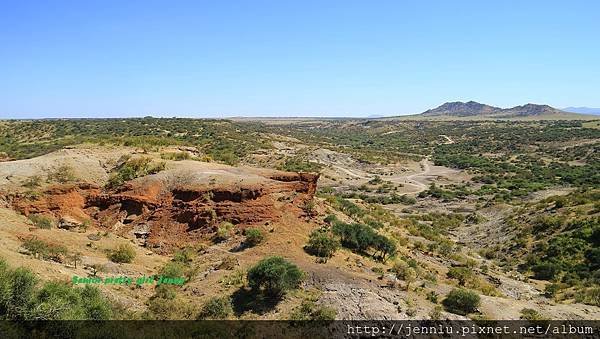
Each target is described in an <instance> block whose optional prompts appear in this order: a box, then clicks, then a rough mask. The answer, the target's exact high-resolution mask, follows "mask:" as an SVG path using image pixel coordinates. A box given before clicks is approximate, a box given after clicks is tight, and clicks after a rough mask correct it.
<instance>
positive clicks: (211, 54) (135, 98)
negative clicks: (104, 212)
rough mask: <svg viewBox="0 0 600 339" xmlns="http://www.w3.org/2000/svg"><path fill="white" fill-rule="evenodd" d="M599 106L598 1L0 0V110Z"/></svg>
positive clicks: (303, 111)
mask: <svg viewBox="0 0 600 339" xmlns="http://www.w3.org/2000/svg"><path fill="white" fill-rule="evenodd" d="M454 100H463V101H467V100H476V101H480V102H484V103H489V104H492V105H497V106H501V107H507V106H514V105H518V104H523V103H527V102H534V103H547V104H550V105H552V106H555V107H565V106H592V107H594V106H596V107H598V106H600V1H596V0H591V1H573V0H570V1H564V0H563V1H548V0H546V1H484V0H478V1H460V0H456V1H400V0H397V1H351V0H343V1H331V0H326V1H307V0H300V1H283V0H277V1H276V0H272V1H260V0H253V1H239V0H236V1H148V0H144V1H107V0H103V1H87V0H86V1H81V0H77V1H61V0H56V1H27V0H23V1H16V0H15V1H7V0H0V118H31V117H115V116H144V115H154V116H195V117H206V116H211V117H215V116H216V117H227V116H241V115H250V116H368V115H374V114H381V115H391V114H406V113H418V112H421V111H423V110H426V109H428V108H430V107H433V106H437V105H439V104H441V103H443V102H445V101H454Z"/></svg>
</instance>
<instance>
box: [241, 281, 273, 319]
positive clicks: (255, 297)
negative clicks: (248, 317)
mask: <svg viewBox="0 0 600 339" xmlns="http://www.w3.org/2000/svg"><path fill="white" fill-rule="evenodd" d="M280 300H281V298H279V297H269V296H265V295H263V294H262V293H258V292H256V291H253V290H251V289H247V288H244V287H242V288H240V289H239V290H237V291H235V292H234V293H233V294H232V295H231V302H232V304H233V311H234V312H235V314H236V316H240V315H242V314H243V313H245V312H248V311H250V312H252V313H256V314H259V315H261V314H265V313H267V312H269V311H272V310H273V309H275V306H277V304H278V303H279V301H280Z"/></svg>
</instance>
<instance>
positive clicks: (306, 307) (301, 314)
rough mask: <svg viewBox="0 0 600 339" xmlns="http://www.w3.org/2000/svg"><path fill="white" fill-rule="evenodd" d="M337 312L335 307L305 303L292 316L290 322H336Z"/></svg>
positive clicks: (310, 302)
mask: <svg viewBox="0 0 600 339" xmlns="http://www.w3.org/2000/svg"><path fill="white" fill-rule="evenodd" d="M336 316H337V311H336V310H335V308H333V307H329V306H323V305H316V304H315V303H314V302H312V301H307V300H305V301H303V302H302V304H300V306H298V307H296V308H295V309H294V311H293V312H292V313H291V314H290V317H289V319H290V320H297V321H302V320H312V321H331V320H335V317H336Z"/></svg>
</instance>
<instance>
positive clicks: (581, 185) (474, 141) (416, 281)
mask: <svg viewBox="0 0 600 339" xmlns="http://www.w3.org/2000/svg"><path fill="white" fill-rule="evenodd" d="M273 136H275V137H273ZM274 140H276V141H277V142H280V143H281V142H282V141H281V140H287V142H288V144H286V145H285V147H283V146H274V144H276V143H274V142H273V141H274ZM290 140H291V141H290ZM599 140H600V130H598V129H597V128H595V127H594V126H592V125H590V124H589V123H582V122H578V121H546V122H539V121H520V122H512V121H496V122H493V121H436V122H432V121H403V122H389V121H378V120H343V119H340V120H332V121H327V122H318V121H317V122H311V123H306V124H265V123H260V122H245V123H238V122H233V121H225V120H193V119H155V118H143V119H125V120H121V119H120V120H96V119H88V120H53V121H14V122H9V123H7V124H4V125H0V152H2V153H4V154H6V155H7V156H8V157H9V158H11V159H25V158H31V157H35V156H38V155H42V154H46V153H49V152H51V151H54V150H57V149H60V148H63V147H65V146H74V145H80V144H82V143H90V144H94V145H102V146H110V147H115V146H116V147H119V146H127V147H134V148H137V153H145V154H141V155H139V154H138V155H135V156H125V157H123V158H121V159H120V160H119V161H118V162H117V164H116V165H115V166H114V167H113V168H111V169H110V170H109V172H110V173H109V175H110V178H109V181H108V184H107V185H106V186H105V187H104V188H103V189H111V188H116V187H118V186H121V185H123V184H124V183H126V182H128V181H130V180H133V179H136V178H140V177H143V176H146V175H149V174H154V173H159V172H160V171H163V170H165V169H166V168H167V167H168V168H171V167H170V166H172V165H176V164H182V163H176V162H180V161H184V160H199V161H214V162H221V163H225V164H229V165H254V164H255V162H254V161H257V160H256V159H263V158H264V159H266V160H264V161H263V162H262V163H261V166H268V167H272V168H276V169H279V170H285V171H295V172H313V173H316V172H320V173H322V177H321V178H322V179H323V178H325V179H327V184H326V185H323V184H321V182H323V181H321V182H320V183H319V187H318V192H317V194H316V197H315V198H314V199H308V200H301V199H299V200H298V201H301V202H300V203H297V206H295V207H297V209H298V210H300V211H301V215H300V216H298V221H297V223H298V225H302V227H298V225H296V224H294V225H293V226H290V225H283V226H286V227H283V231H284V232H285V233H283V234H285V236H282V235H281V234H282V233H279V232H280V231H282V225H279V224H277V222H274V223H273V224H270V223H264V224H260V225H259V224H256V225H252V226H250V227H240V225H239V224H238V223H237V222H235V224H234V223H232V222H229V221H221V220H219V219H218V218H217V210H216V209H210V211H211V212H210V213H212V217H211V218H210V222H209V227H208V228H209V229H207V230H206V235H207V236H206V239H207V242H206V244H203V246H206V247H209V248H211V249H212V250H213V251H212V252H211V251H205V248H204V249H198V248H192V247H185V248H181V249H179V250H177V251H176V252H175V253H174V254H173V255H172V258H171V260H170V261H168V262H167V263H166V264H164V265H162V264H161V265H160V266H158V267H156V272H157V273H158V274H162V275H163V276H166V277H185V281H186V282H185V284H190V285H186V287H189V288H186V289H180V288H178V287H174V286H166V285H165V286H158V287H156V288H155V289H154V291H153V292H152V293H153V294H152V296H151V297H150V298H149V299H148V300H147V301H146V304H145V305H146V306H147V309H146V310H145V311H143V312H140V313H139V314H136V315H135V316H132V317H137V318H141V319H240V318H243V319H253V318H260V317H263V316H264V315H265V314H268V316H269V317H271V318H285V319H293V320H331V319H334V318H335V317H336V316H337V312H338V309H336V307H335V306H331V307H330V306H328V305H326V304H324V303H322V302H321V301H320V300H319V297H320V295H321V293H322V290H319V289H323V285H318V282H315V279H306V278H307V277H309V275H308V274H318V273H314V272H312V271H310V268H311V267H312V269H313V270H314V271H316V272H320V270H323V271H326V270H327V269H328V268H329V267H334V266H335V267H339V269H340V270H341V271H343V272H345V274H348V275H349V276H353V277H358V276H360V277H361V279H362V278H363V277H365V276H366V277H367V278H365V279H366V280H365V281H367V280H368V282H369V283H370V284H372V285H373V286H377V288H380V287H381V286H387V287H390V289H391V290H393V291H394V293H399V295H401V296H402V300H403V301H402V303H401V305H397V309H398V312H402V313H403V314H404V315H403V316H407V317H409V318H410V317H416V318H418V317H429V318H431V319H443V318H446V317H447V313H446V312H450V313H454V314H458V315H462V316H466V317H470V318H473V319H485V317H486V316H487V315H486V314H485V313H484V311H482V309H484V308H482V307H481V306H482V305H485V303H486V302H493V300H492V299H494V298H489V297H498V298H516V299H519V300H520V301H522V302H525V300H529V299H527V298H533V299H535V300H536V302H537V301H539V300H541V298H549V299H552V300H553V305H561V304H564V305H572V304H577V303H580V304H586V306H585V307H590V306H589V305H591V306H600V250H599V248H600V246H599V245H600V240H599V239H600V203H599V201H600V193H599V190H600V187H599V185H600V157H599V154H600V152H599V151H600V150H599V147H600V144H599ZM295 143H299V144H300V145H299V146H298V145H295ZM296 146H298V147H296ZM277 147H283V148H282V149H283V151H282V152H280V153H277V152H276V148H277ZM295 147H296V148H295ZM174 149H176V150H174ZM177 149H178V150H177ZM182 150H185V151H182ZM319 150H321V151H322V150H327V152H322V153H320V155H318V156H316V155H314V154H313V153H315V154H316V153H318V152H317V151H319ZM340 155H342V156H340ZM335 157H340V158H342V160H343V161H340V162H337V163H334V162H333V160H331V159H335ZM329 160H331V161H330V162H328V161H329ZM344 161H346V162H344ZM183 164H184V165H185V164H187V162H186V163H183ZM332 164H334V165H335V164H338V165H340V166H342V165H344V166H346V167H343V166H342V167H343V168H342V170H344V169H345V170H346V171H345V172H344V171H343V173H342V174H340V175H338V176H337V177H335V176H332V175H331V174H329V177H325V174H323V173H325V172H326V171H327V170H330V172H329V173H331V171H332V169H334V168H333V167H334V166H332ZM429 165H430V166H431V167H433V165H435V166H444V168H448V169H454V170H460V172H459V173H460V176H457V177H459V178H460V179H456V178H448V177H444V175H438V174H423V177H422V178H420V179H419V180H421V181H422V182H423V183H416V182H415V181H414V180H413V179H411V178H410V173H413V176H414V175H415V174H416V173H418V171H419V168H420V170H421V171H422V172H423V173H425V172H426V170H425V166H429ZM340 166H338V167H340ZM352 166H355V167H354V168H353V167H352ZM356 169H358V170H357V171H353V170H356ZM338 170H339V169H338ZM405 172H406V174H405ZM455 172H456V171H455ZM437 173H439V172H437ZM444 173H446V172H444ZM46 175H47V177H46V176H33V177H28V178H26V179H24V180H23V187H25V188H26V189H27V192H28V193H27V194H30V196H31V200H32V201H34V200H35V199H37V198H38V197H39V195H40V194H41V189H40V187H42V186H43V185H46V184H69V183H74V182H77V180H78V179H77V177H76V176H75V172H74V171H73V169H72V168H67V167H62V168H58V169H55V170H53V171H50V172H48V173H47V174H46ZM398 178H401V179H403V180H399V179H398ZM44 179H46V180H44ZM419 184H421V185H419ZM411 185H412V186H411ZM408 186H411V187H408ZM407 187H408V188H409V189H415V190H414V191H410V190H409V193H406V192H407ZM415 187H416V188H415ZM210 194H212V193H210V192H208V193H206V197H203V198H202V199H203V200H202V201H203V202H206V203H210V202H211V197H212V196H211V195H210ZM285 199H288V200H285ZM274 200H275V199H274ZM282 201H294V197H287V198H286V197H281V199H280V200H278V202H282ZM286 213H287V212H286ZM28 219H29V223H30V225H31V224H32V225H34V226H35V228H36V229H37V231H38V232H42V231H46V230H54V229H55V227H54V224H55V222H56V219H57V218H53V217H51V216H48V215H44V214H38V213H30V214H28ZM294 222H296V221H294ZM303 227H304V228H303ZM476 235H478V236H479V238H478V239H474V238H475V237H476ZM471 236H472V237H473V239H470V237H471ZM281 237H287V238H286V239H285V241H287V242H286V245H281V244H280V243H278V241H281ZM296 237H300V238H296ZM465 237H466V239H465ZM298 244H300V245H299V246H298ZM268 246H280V247H277V248H278V250H279V251H282V248H283V249H284V250H283V251H285V253H283V254H284V256H285V259H284V257H282V256H279V255H274V256H270V255H267V256H265V253H270V252H268V251H270V250H271V248H270V247H268ZM290 246H296V247H300V249H299V251H298V252H299V253H300V254H298V253H297V252H294V251H295V250H298V248H291V247H290ZM22 248H23V250H24V251H23V253H24V254H27V255H30V256H31V257H34V258H36V259H40V260H46V261H51V262H59V263H66V264H69V265H70V264H71V263H73V264H74V266H77V263H78V261H80V259H81V256H80V254H79V253H76V252H70V251H68V250H67V248H66V247H65V246H62V245H60V244H58V243H56V244H55V243H50V242H47V241H44V240H41V238H37V237H30V238H27V239H24V240H23V244H22ZM215 249H216V250H215ZM242 251H243V253H241V254H243V255H244V256H245V255H255V254H254V253H261V254H260V257H259V258H255V257H253V260H252V262H251V263H249V262H245V263H243V264H240V261H243V260H240V261H238V258H241V257H238V256H237V255H239V253H237V252H242ZM229 252H231V253H229ZM288 252H289V253H294V254H293V255H292V254H290V256H289V257H293V258H294V260H292V259H287V258H289V257H288V255H287V254H288ZM135 253H136V251H135V250H134V249H133V247H132V246H131V245H124V246H119V247H114V248H111V249H109V250H108V251H107V252H106V253H103V255H104V256H105V258H104V259H106V260H110V261H113V262H115V263H120V264H128V263H129V264H131V263H135V262H137V261H138V260H140V261H141V259H142V258H136V257H135ZM207 253H211V254H210V255H215V253H219V254H223V253H228V256H226V257H225V258H223V259H222V260H221V259H219V261H218V264H216V265H214V266H211V267H208V268H207V267H206V265H207V264H206V263H204V262H202V260H199V258H201V257H202V256H203V255H207V256H209V254H207ZM273 254H280V253H273ZM294 256H295V257H294ZM213 261H215V260H213ZM200 265H205V266H202V268H200ZM211 265H212V264H211ZM311 265H313V266H311ZM119 266H123V265H119ZM0 267H2V266H0ZM299 267H302V269H303V270H304V269H305V268H306V267H308V268H309V269H307V270H306V272H304V271H303V270H301V269H300V268H299ZM315 267H316V268H315ZM4 272H9V273H4ZM214 272H217V273H216V274H221V276H220V278H219V279H218V280H214V281H215V285H218V286H219V288H220V289H219V292H218V293H216V294H214V295H213V294H211V295H206V296H205V295H202V296H201V298H200V299H197V297H196V296H192V292H190V291H196V292H193V293H197V291H198V285H193V286H192V284H193V283H196V284H199V283H198V281H201V280H202V279H204V278H205V277H206V276H210V275H211V274H213V273H214ZM0 275H2V277H3V278H2V279H5V278H4V277H6V279H8V280H7V281H9V280H10V279H13V275H15V273H14V272H13V271H12V270H10V269H8V268H3V269H2V273H0ZM15 276H16V275H15ZM199 276H200V277H202V279H200V278H198V277H199ZM319 278H320V279H324V280H326V278H323V277H322V276H320V277H319ZM14 279H17V278H14ZM316 280H318V279H316ZM507 280H509V281H510V282H511V283H512V284H513V285H510V284H509V286H508V287H507V286H506V281H507ZM532 281H533V282H532ZM328 283H330V281H328ZM336 283H337V282H336ZM344 283H348V282H347V281H346V282H344ZM2 284H3V285H2V286H11V285H10V283H4V282H2ZM36 284H38V285H39V283H37V282H36V283H35V284H34V285H35V286H37V287H31V291H32V292H31V294H30V297H28V298H29V299H28V301H27V303H26V305H37V304H36V303H40V304H41V303H43V302H47V300H50V299H51V300H54V299H53V298H54V297H52V295H54V294H53V293H59V292H58V291H60V293H62V294H64V295H69V296H70V297H69V298H72V300H75V301H74V304H75V305H79V304H78V302H79V301H77V300H79V299H81V298H84V296H87V295H88V294H89V295H91V296H92V298H96V299H94V300H96V301H97V302H98V303H99V304H100V305H103V306H98V307H99V308H100V309H101V311H98V313H94V312H93V311H90V310H87V309H86V308H85V307H84V306H76V307H75V310H74V311H73V312H74V313H73V314H71V313H69V314H66V313H64V314H63V313H61V314H56V315H44V317H47V318H48V319H53V318H52V317H57V318H61V317H64V318H66V319H71V318H73V319H83V318H93V319H96V318H94V317H98V318H99V319H104V318H110V317H111V314H112V313H111V312H112V311H111V309H112V307H113V306H111V305H110V304H108V303H107V302H106V300H105V299H103V298H104V297H102V296H101V295H100V294H98V291H95V292H90V290H88V289H87V288H86V289H85V290H84V289H80V288H76V287H70V286H68V285H64V286H63V285H60V284H58V285H57V284H55V283H53V284H54V285H52V284H51V285H48V286H49V287H47V288H46V287H44V288H40V287H39V286H38V285H36ZM340 284H342V283H340ZM518 284H521V285H523V284H527V286H528V287H531V289H532V290H535V289H540V292H541V294H535V295H533V294H532V295H528V296H523V297H522V296H520V294H519V293H525V294H526V293H528V292H527V291H525V292H523V289H521V290H519V291H518V293H517V292H515V293H513V294H511V292H513V291H512V290H511V288H513V287H512V286H514V285H518ZM315 286H318V287H315ZM337 287H339V286H337ZM44 289H46V290H48V291H47V292H42V290H44ZM310 289H317V292H316V293H314V295H313V294H311V293H312V292H310V293H309V292H307V291H308V290H310ZM341 289H343V288H340V290H341ZM84 291H86V292H84ZM378 291H379V290H378ZM382 291H383V289H382ZM448 291H450V292H448ZM507 291H508V292H507ZM84 293H87V294H84ZM377 293H380V292H376V294H377ZM381 293H382V294H381V295H383V293H384V292H381ZM3 295H4V294H3ZM6 295H7V296H9V295H10V293H9V294H6ZM43 295H51V297H42V296H43ZM381 295H380V294H377V296H378V297H379V296H381ZM515 295H517V296H516V297H515ZM6 298H9V297H6ZM10 298H12V297H10ZM48 298H49V299H48ZM340 298H341V299H343V298H344V297H340ZM384 299H385V298H382V300H384ZM6 300H8V299H6ZM69 300H71V299H69ZM191 300H193V301H195V302H194V303H192V302H190V301H191ZM198 300H200V301H199V302H198ZM490 300H492V301H490ZM52 302H54V301H52ZM342 302H343V301H342ZM543 302H547V300H546V299H544V300H543ZM2 303H3V304H1V305H8V304H7V302H6V301H2ZM1 305H0V307H4V309H2V310H3V311H2V312H0V314H6V317H7V318H11V319H13V318H15V317H23V318H30V317H31V314H32V313H27V312H31V311H30V310H29V311H22V312H25V313H19V312H21V311H15V310H11V311H9V310H8V308H6V307H8V306H1ZM19 305H25V304H19ZM277 305H285V307H282V308H281V309H278V307H277ZM424 305H425V306H424ZM19 307H21V306H19ZM28 307H33V308H31V309H40V307H38V306H35V307H34V306H22V307H21V308H20V309H22V310H28V309H29V308H28ZM44 307H45V306H44ZM394 307H396V306H394ZM488 308H489V307H488ZM424 309H426V312H425V311H423V310H424ZM282 310H284V311H282ZM417 310H419V312H421V313H418V312H417ZM3 312H4V313H3ZM269 312H272V313H269ZM273 312H274V313H276V315H273ZM519 312H520V313H519V314H518V316H517V317H520V318H522V319H528V320H543V319H547V316H546V314H545V311H544V312H539V311H536V310H535V309H533V308H529V307H526V308H522V309H520V311H519ZM417 314H418V315H417ZM44 319H45V318H44Z"/></svg>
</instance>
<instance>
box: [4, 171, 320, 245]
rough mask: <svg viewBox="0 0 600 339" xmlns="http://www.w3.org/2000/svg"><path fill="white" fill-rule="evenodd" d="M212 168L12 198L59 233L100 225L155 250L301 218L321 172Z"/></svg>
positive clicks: (66, 187) (57, 189) (17, 207)
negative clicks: (221, 231) (230, 227)
mask: <svg viewBox="0 0 600 339" xmlns="http://www.w3.org/2000/svg"><path fill="white" fill-rule="evenodd" d="M214 167H215V166H211V168H209V169H205V168H185V169H183V170H170V171H165V172H161V173H158V174H154V175H150V176H147V177H143V178H138V179H135V180H132V181H130V182H128V183H126V184H124V185H123V186H121V187H118V188H115V189H111V190H104V189H100V188H99V187H96V186H92V185H71V186H56V187H54V188H51V189H49V190H48V191H46V192H44V193H43V194H42V195H41V197H39V199H38V200H35V201H30V200H28V199H26V198H24V197H16V198H15V199H14V200H13V206H14V207H15V208H16V209H18V210H20V211H22V212H23V213H24V214H26V215H27V214H29V213H41V214H50V215H52V216H53V217H54V218H56V219H57V220H59V225H60V226H59V227H62V228H66V229H72V228H75V227H79V226H80V225H81V223H80V222H79V221H78V220H88V219H90V220H93V221H94V222H93V223H94V224H95V225H96V226H97V227H100V228H104V229H106V230H109V231H111V232H114V233H117V234H120V235H123V236H127V237H130V238H132V239H137V241H138V243H139V244H140V245H145V246H148V247H149V248H151V249H152V250H154V251H156V252H172V251H173V250H174V249H175V248H177V247H180V246H183V245H187V244H191V243H194V242H197V241H201V240H203V239H207V238H210V237H212V235H213V234H214V233H215V232H216V230H217V228H218V226H219V225H220V224H221V223H223V222H230V223H233V224H234V225H236V226H237V227H238V228H240V229H242V228H244V227H246V226H248V225H256V224H261V223H265V222H268V221H273V220H277V219H278V218H279V217H280V216H281V215H282V213H292V214H297V215H298V216H301V215H302V206H304V203H305V202H306V200H308V199H311V198H312V196H313V194H314V193H315V191H316V187H317V180H318V178H319V176H318V174H311V173H290V172H282V171H274V170H267V169H239V168H232V167H231V168H230V167H218V168H217V169H215V168H214Z"/></svg>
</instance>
